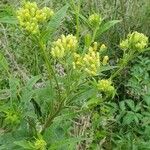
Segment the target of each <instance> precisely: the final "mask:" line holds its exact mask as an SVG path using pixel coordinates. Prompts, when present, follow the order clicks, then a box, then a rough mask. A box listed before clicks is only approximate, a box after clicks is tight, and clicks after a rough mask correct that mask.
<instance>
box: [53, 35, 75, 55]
mask: <svg viewBox="0 0 150 150" xmlns="http://www.w3.org/2000/svg"><path fill="white" fill-rule="evenodd" d="M77 44H78V41H77V38H76V37H75V36H73V35H72V34H69V35H67V36H64V35H62V36H61V38H60V39H58V40H57V41H55V42H53V44H52V49H51V54H52V56H53V57H54V58H63V57H64V56H66V55H67V54H68V53H70V52H74V51H75V50H76V48H77Z"/></svg>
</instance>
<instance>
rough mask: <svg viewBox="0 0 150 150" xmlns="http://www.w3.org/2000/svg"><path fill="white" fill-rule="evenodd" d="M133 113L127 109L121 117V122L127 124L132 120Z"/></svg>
mask: <svg viewBox="0 0 150 150" xmlns="http://www.w3.org/2000/svg"><path fill="white" fill-rule="evenodd" d="M134 115H135V114H134V113H133V112H131V111H128V112H127V114H126V115H125V116H124V117H123V124H126V125H129V124H131V123H132V122H133V121H134Z"/></svg>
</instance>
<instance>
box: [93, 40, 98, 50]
mask: <svg viewBox="0 0 150 150" xmlns="http://www.w3.org/2000/svg"><path fill="white" fill-rule="evenodd" d="M93 45H94V46H93V49H94V50H95V51H97V47H98V44H97V42H94V44H93Z"/></svg>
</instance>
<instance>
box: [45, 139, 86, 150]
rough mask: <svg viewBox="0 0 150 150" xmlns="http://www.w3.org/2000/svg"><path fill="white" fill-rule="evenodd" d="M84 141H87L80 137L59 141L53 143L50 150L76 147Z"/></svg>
mask: <svg viewBox="0 0 150 150" xmlns="http://www.w3.org/2000/svg"><path fill="white" fill-rule="evenodd" d="M82 140H85V139H83V138H80V137H78V138H69V139H63V140H60V141H58V142H56V143H52V144H51V145H50V148H49V149H48V150H55V149H60V148H62V147H64V148H68V147H69V146H71V145H75V144H76V143H77V142H80V141H82ZM74 148H75V147H74Z"/></svg>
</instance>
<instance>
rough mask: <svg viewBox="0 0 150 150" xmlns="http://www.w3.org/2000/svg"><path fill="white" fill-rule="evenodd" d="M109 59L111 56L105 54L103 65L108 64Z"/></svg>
mask: <svg viewBox="0 0 150 150" xmlns="http://www.w3.org/2000/svg"><path fill="white" fill-rule="evenodd" d="M108 60H109V57H108V56H104V58H103V65H107V64H108Z"/></svg>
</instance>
